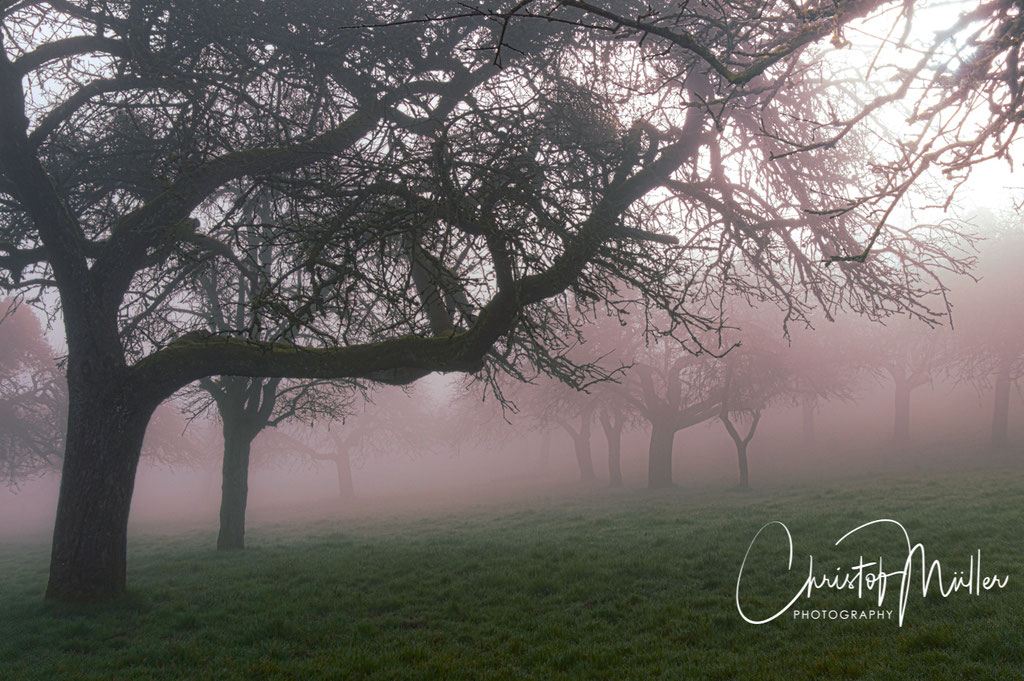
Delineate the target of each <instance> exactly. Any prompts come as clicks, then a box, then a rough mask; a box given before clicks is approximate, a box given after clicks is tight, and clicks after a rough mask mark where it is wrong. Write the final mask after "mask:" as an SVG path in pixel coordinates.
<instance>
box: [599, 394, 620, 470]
mask: <svg viewBox="0 0 1024 681" xmlns="http://www.w3.org/2000/svg"><path fill="white" fill-rule="evenodd" d="M601 428H602V429H603V430H604V437H605V440H607V442H608V480H609V483H610V484H611V486H612V487H622V419H621V418H615V417H613V416H612V415H610V414H608V413H606V412H602V413H601Z"/></svg>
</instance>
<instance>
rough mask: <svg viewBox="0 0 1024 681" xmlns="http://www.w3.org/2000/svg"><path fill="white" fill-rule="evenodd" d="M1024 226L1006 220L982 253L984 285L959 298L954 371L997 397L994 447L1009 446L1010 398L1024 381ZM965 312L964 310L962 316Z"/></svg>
mask: <svg viewBox="0 0 1024 681" xmlns="http://www.w3.org/2000/svg"><path fill="white" fill-rule="evenodd" d="M1022 262H1024V221H1022V220H1021V218H1020V216H1015V217H1014V218H1011V219H1004V221H1003V224H1002V225H997V226H996V230H995V233H994V235H993V236H992V237H991V238H990V239H989V240H988V241H986V242H985V243H984V244H983V246H982V250H981V257H980V263H979V267H978V274H979V276H980V281H979V282H977V284H976V285H974V286H972V287H969V288H968V287H965V288H964V290H963V295H962V296H961V297H959V298H958V300H959V301H961V305H960V306H959V307H958V309H957V315H956V318H957V326H956V334H955V340H956V347H955V356H954V358H953V361H952V368H951V372H952V374H953V376H954V377H955V378H956V379H957V380H961V381H967V382H969V383H971V384H972V385H974V386H975V388H976V389H978V390H979V391H981V392H983V393H989V394H991V396H992V397H991V400H992V429H991V444H992V446H993V447H996V448H1003V447H1006V446H1007V444H1008V443H1009V431H1010V397H1011V394H1012V392H1013V389H1014V386H1017V387H1018V390H1019V386H1020V381H1021V379H1022V378H1024V307H1022V306H1021V304H1020V300H1019V293H1020V291H1022V290H1024V270H1022V269H1021V263H1022ZM961 308H962V311H961Z"/></svg>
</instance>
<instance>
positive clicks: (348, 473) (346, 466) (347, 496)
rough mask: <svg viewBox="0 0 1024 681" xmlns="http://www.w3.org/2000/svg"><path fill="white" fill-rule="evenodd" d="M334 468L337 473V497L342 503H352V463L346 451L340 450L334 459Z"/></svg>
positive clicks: (353, 490)
mask: <svg viewBox="0 0 1024 681" xmlns="http://www.w3.org/2000/svg"><path fill="white" fill-rule="evenodd" d="M334 467H335V468H336V469H337V471H338V495H339V496H340V497H341V500H342V501H345V502H348V501H352V499H353V498H354V497H355V488H354V487H353V485H352V461H351V460H350V459H349V456H348V450H347V449H343V450H341V451H340V452H338V455H337V456H336V457H334Z"/></svg>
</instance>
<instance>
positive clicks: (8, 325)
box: [0, 300, 67, 486]
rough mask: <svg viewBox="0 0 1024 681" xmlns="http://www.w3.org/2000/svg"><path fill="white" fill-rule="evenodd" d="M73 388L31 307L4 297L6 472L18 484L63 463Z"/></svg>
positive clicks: (1, 435)
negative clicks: (68, 400) (68, 404)
mask: <svg viewBox="0 0 1024 681" xmlns="http://www.w3.org/2000/svg"><path fill="white" fill-rule="evenodd" d="M66 423H67V387H66V384H65V383H64V377H63V375H62V374H61V372H60V370H59V368H58V367H57V362H56V361H55V360H54V351H53V349H52V348H51V347H50V344H49V343H48V342H47V341H46V338H45V336H44V335H43V330H42V327H41V325H40V323H39V320H38V319H37V318H36V316H35V315H34V314H32V312H31V310H29V309H28V308H26V307H23V306H19V305H17V303H16V302H15V301H13V300H5V301H0V475H2V476H3V478H4V482H5V483H6V484H7V485H11V486H17V485H18V484H19V483H20V482H22V481H24V480H27V479H29V478H31V477H33V476H36V475H41V474H44V473H46V472H49V471H53V470H57V469H59V467H60V462H61V457H62V455H63V443H64V427H65V425H66Z"/></svg>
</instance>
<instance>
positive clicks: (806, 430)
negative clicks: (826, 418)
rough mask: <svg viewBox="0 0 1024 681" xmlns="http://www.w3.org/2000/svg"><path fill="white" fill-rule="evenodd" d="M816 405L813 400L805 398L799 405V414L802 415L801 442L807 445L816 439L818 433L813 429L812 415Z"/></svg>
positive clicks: (813, 442)
mask: <svg viewBox="0 0 1024 681" xmlns="http://www.w3.org/2000/svg"><path fill="white" fill-rule="evenodd" d="M816 408H817V405H816V404H815V403H814V400H808V399H805V400H804V401H803V402H802V403H801V405H800V411H801V415H802V416H803V419H802V420H803V424H802V425H803V442H804V444H805V445H807V446H811V445H813V444H815V443H816V442H817V441H818V433H817V432H816V429H815V423H814V416H815V411H816Z"/></svg>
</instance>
